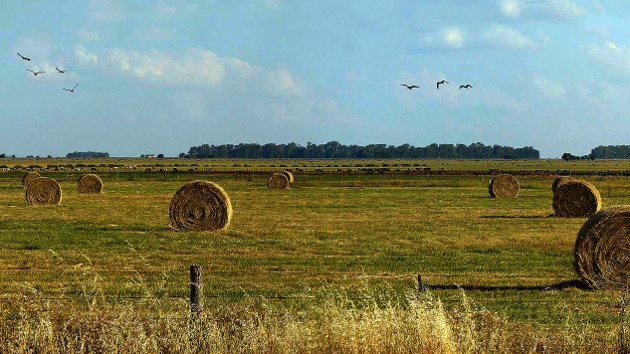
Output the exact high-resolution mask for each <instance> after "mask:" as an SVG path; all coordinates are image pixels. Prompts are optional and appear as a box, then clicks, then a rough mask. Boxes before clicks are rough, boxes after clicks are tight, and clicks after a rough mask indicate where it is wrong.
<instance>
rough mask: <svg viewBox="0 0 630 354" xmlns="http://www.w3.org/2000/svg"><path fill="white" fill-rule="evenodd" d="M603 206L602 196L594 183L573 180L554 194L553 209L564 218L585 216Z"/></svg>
mask: <svg viewBox="0 0 630 354" xmlns="http://www.w3.org/2000/svg"><path fill="white" fill-rule="evenodd" d="M601 208H602V197H601V196H600V195H599V191H598V190H597V188H595V187H594V186H593V185H592V184H590V183H588V182H585V181H577V180H573V181H570V182H567V183H565V184H563V185H561V186H560V187H558V189H557V190H556V193H554V195H553V210H554V212H555V214H556V216H559V217H562V218H583V217H589V216H591V215H593V214H595V213H597V212H598V211H599V210H600V209H601Z"/></svg>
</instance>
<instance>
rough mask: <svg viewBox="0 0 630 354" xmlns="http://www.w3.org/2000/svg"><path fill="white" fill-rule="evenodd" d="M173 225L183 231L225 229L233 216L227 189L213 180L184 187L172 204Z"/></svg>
mask: <svg viewBox="0 0 630 354" xmlns="http://www.w3.org/2000/svg"><path fill="white" fill-rule="evenodd" d="M169 217H170V219H171V226H172V227H173V228H175V229H177V230H180V231H214V230H222V229H225V228H226V227H227V226H228V225H229V224H230V219H231V218H232V203H231V202H230V197H229V196H228V195H227V193H226V192H225V190H223V188H221V187H220V186H219V185H218V184H216V183H213V182H210V181H193V182H190V183H187V184H185V185H184V186H182V187H181V188H180V189H179V190H178V191H177V192H175V195H173V199H171V204H170V206H169Z"/></svg>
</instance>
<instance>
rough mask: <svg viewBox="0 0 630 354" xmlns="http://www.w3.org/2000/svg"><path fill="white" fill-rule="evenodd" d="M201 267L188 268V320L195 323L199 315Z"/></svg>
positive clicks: (192, 266)
mask: <svg viewBox="0 0 630 354" xmlns="http://www.w3.org/2000/svg"><path fill="white" fill-rule="evenodd" d="M201 291H202V288H201V267H200V266H197V265H191V266H190V319H191V320H193V321H195V320H196V319H197V317H198V316H199V314H200V313H201Z"/></svg>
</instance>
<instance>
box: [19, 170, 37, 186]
mask: <svg viewBox="0 0 630 354" xmlns="http://www.w3.org/2000/svg"><path fill="white" fill-rule="evenodd" d="M39 177H41V176H40V175H39V173H37V172H29V173H27V174H25V175H24V177H22V185H23V186H24V187H26V186H27V185H28V184H29V183H30V182H31V181H32V180H34V179H36V178H39Z"/></svg>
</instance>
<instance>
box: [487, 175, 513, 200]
mask: <svg viewBox="0 0 630 354" xmlns="http://www.w3.org/2000/svg"><path fill="white" fill-rule="evenodd" d="M488 189H489V192H490V196H491V197H492V198H516V197H518V190H519V189H520V185H519V184H518V180H517V179H516V177H514V176H512V175H507V174H506V175H498V176H496V177H495V178H493V179H492V181H490V186H489V188H488Z"/></svg>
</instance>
